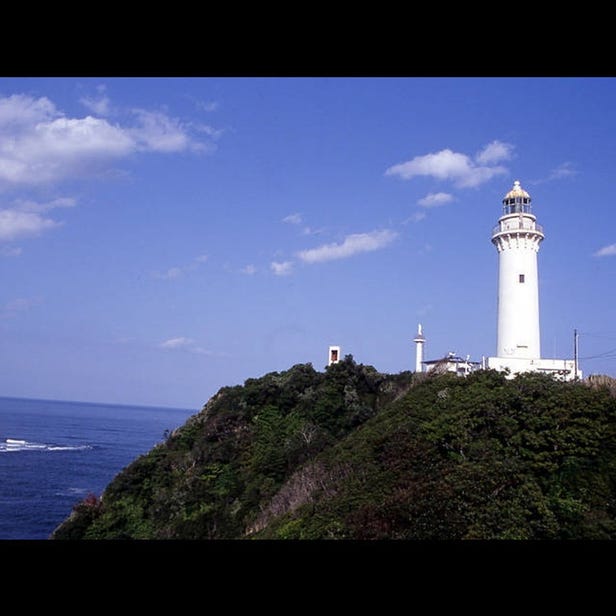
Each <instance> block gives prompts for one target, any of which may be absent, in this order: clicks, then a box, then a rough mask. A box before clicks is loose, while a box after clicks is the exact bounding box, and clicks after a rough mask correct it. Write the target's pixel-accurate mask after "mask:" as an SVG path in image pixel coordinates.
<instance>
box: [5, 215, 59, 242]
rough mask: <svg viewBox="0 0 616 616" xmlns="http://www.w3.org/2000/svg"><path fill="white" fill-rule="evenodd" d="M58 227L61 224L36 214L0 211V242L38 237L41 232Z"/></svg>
mask: <svg viewBox="0 0 616 616" xmlns="http://www.w3.org/2000/svg"><path fill="white" fill-rule="evenodd" d="M60 225H61V223H59V222H56V221H55V220H51V219H50V218H44V217H43V216H41V215H40V214H38V213H36V212H21V211H19V210H0V241H12V240H14V239H16V238H19V237H28V236H36V235H40V234H41V233H42V232H43V231H46V230H48V229H53V228H54V227H58V226H60Z"/></svg>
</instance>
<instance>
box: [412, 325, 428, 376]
mask: <svg viewBox="0 0 616 616" xmlns="http://www.w3.org/2000/svg"><path fill="white" fill-rule="evenodd" d="M425 341H426V339H425V338H424V335H423V333H422V331H421V323H419V325H418V326H417V336H416V337H415V339H414V340H413V342H414V343H415V344H416V345H417V347H416V353H415V372H423V365H422V362H423V345H424V343H425Z"/></svg>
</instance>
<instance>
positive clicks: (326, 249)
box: [297, 229, 397, 263]
mask: <svg viewBox="0 0 616 616" xmlns="http://www.w3.org/2000/svg"><path fill="white" fill-rule="evenodd" d="M396 237H397V233H395V232H393V231H390V230H387V229H385V230H383V231H371V232H370V233H355V234H353V235H347V237H345V238H344V241H343V242H342V243H341V244H324V245H322V246H318V247H317V248H310V249H309V250H302V251H300V252H298V253H297V256H298V257H299V258H300V259H301V260H302V261H304V263H322V262H324V261H332V260H334V259H347V258H348V257H352V256H353V255H356V254H359V253H362V252H372V251H374V250H379V249H380V248H384V247H385V246H387V245H388V244H390V243H391V242H392V241H393V240H394V239H395V238H396Z"/></svg>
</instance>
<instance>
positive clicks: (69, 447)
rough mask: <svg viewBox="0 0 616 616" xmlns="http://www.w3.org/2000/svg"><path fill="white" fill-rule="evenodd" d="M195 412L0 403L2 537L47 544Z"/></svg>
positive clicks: (78, 404) (38, 402)
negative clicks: (90, 498)
mask: <svg viewBox="0 0 616 616" xmlns="http://www.w3.org/2000/svg"><path fill="white" fill-rule="evenodd" d="M196 412H197V411H196V410H194V409H193V410H190V409H170V408H151V407H136V406H117V405H105V404H92V403H83V402H60V401H48V400H28V399H22V398H2V397H0V539H47V538H48V537H49V536H50V534H51V533H52V532H53V530H54V529H55V528H56V527H57V526H58V524H60V523H61V522H62V521H63V520H64V519H65V518H66V517H68V515H69V514H70V513H71V511H72V509H73V507H74V505H76V504H77V503H78V502H80V501H81V500H82V499H83V498H85V497H86V496H87V495H89V494H95V495H96V496H100V495H101V493H102V492H103V490H104V489H105V487H106V486H107V485H108V484H109V482H110V481H111V480H112V479H113V478H114V477H115V476H116V475H117V474H118V473H119V472H120V471H121V470H122V469H123V468H124V467H125V466H127V465H128V464H129V463H130V462H132V461H133V460H135V459H136V458H137V457H138V456H139V455H141V454H143V453H146V452H147V451H149V450H150V449H151V448H152V447H154V445H156V444H157V443H159V442H161V441H162V440H164V438H165V433H166V431H171V430H173V429H174V428H176V427H178V426H180V425H182V424H183V423H184V422H185V421H186V420H187V419H188V418H189V417H190V416H191V415H193V414H195V413H196Z"/></svg>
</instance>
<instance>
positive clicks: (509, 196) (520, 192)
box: [503, 180, 530, 201]
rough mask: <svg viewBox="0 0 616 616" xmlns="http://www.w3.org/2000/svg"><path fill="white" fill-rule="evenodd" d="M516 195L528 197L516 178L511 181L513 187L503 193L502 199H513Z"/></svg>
mask: <svg viewBox="0 0 616 616" xmlns="http://www.w3.org/2000/svg"><path fill="white" fill-rule="evenodd" d="M516 197H517V198H520V197H521V198H523V199H530V195H529V194H528V193H527V192H526V191H525V190H524V189H523V188H522V187H521V186H520V180H516V181H515V182H514V183H513V188H512V189H511V190H510V191H509V192H508V193H507V194H506V195H505V198H504V199H503V201H507V200H508V199H515V198H516Z"/></svg>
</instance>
